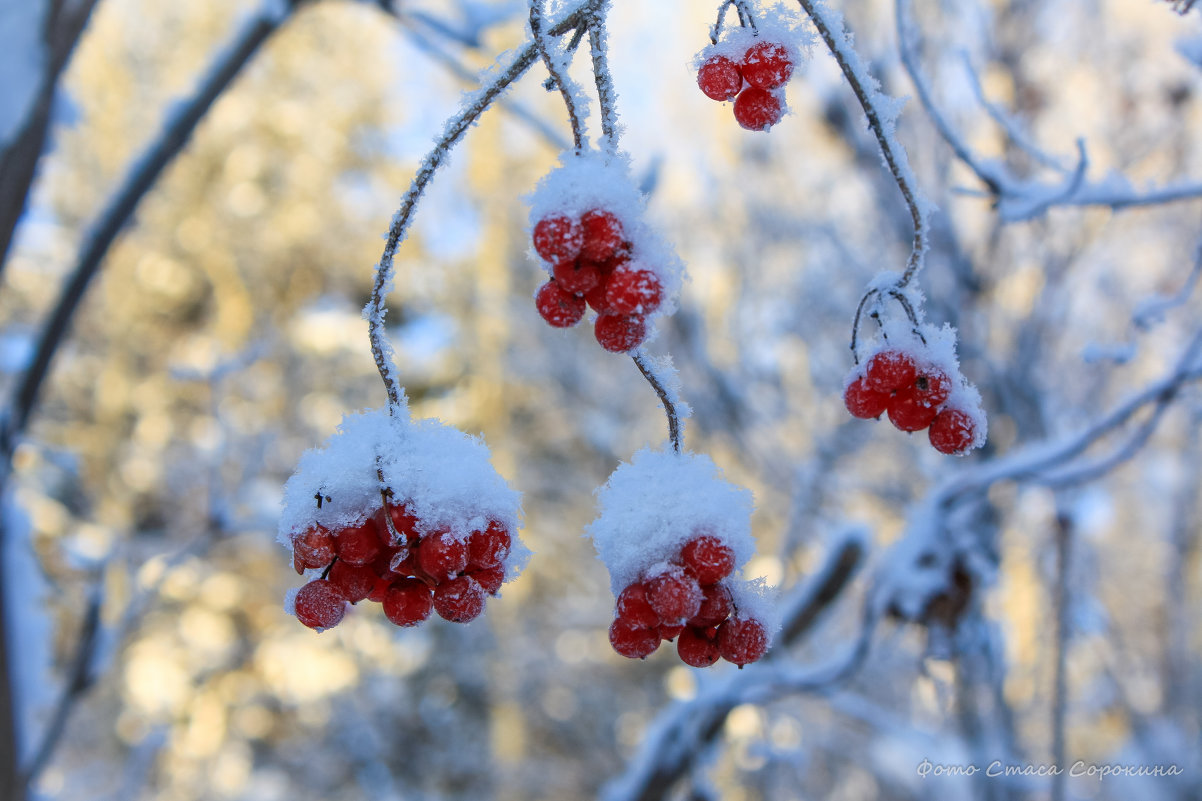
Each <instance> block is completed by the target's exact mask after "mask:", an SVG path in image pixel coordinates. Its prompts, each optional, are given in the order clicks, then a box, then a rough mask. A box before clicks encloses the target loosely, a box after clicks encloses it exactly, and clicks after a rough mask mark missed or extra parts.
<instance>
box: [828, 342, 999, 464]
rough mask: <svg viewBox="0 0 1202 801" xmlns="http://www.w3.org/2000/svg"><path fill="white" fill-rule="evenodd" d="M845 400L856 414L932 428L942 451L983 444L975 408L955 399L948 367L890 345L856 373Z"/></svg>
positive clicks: (911, 428) (934, 440)
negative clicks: (980, 438) (980, 439)
mask: <svg viewBox="0 0 1202 801" xmlns="http://www.w3.org/2000/svg"><path fill="white" fill-rule="evenodd" d="M851 379H852V380H851V381H850V382H849V383H848V385H847V388H846V389H845V390H844V392H843V403H844V405H845V406H846V407H847V410H848V411H849V412H851V413H852V415H854V416H855V417H859V418H863V419H868V418H875V417H880V416H881V415H882V414H888V415H889V421H890V422H891V423H893V425H895V426H897V427H898V428H899V429H901V430H902V431H921V430H922V429H924V428H928V427H929V429H930V431H929V433H928V436H929V437H930V440H931V446H932V447H934V448H935V450H937V451H939V452H940V453H946V454H962V453H965V452H967V451H968V450H971V449H972V448H973V447H975V445H977V444H978V443H977V438H978V431H977V427H978V423H977V417H976V416H975V415H974V414H973V411H974V410H970V409H967V408H961V407H960V406H957V405H956V404H955V403H953V402H949V398H951V396H952V391H953V389H954V388H955V385H954V384H953V381H955V382H961V381H962V379H960V376H959V375H958V374H957V375H956V376H952V375H949V374H948V371H947V370H946V369H944V368H943V367H940V366H938V365H936V364H932V363H929V362H923V361H921V360H920V359H916V358H915V356H914V355H913V354H911V353H909V352H907V351H905V350H900V349H896V348H886V349H884V350H881V351H878V352H877V353H875V354H873V356H872V357H871V358H870V359H868V361H867V362H866V363H865V364H864V365H863V367H862V368H857V370H856V371H855V372H853V373H852V376H851Z"/></svg>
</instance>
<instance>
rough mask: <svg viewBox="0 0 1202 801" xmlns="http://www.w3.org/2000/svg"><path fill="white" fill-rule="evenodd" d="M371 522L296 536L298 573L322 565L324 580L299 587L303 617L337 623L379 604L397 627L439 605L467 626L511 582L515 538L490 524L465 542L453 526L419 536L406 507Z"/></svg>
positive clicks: (313, 623) (315, 624)
mask: <svg viewBox="0 0 1202 801" xmlns="http://www.w3.org/2000/svg"><path fill="white" fill-rule="evenodd" d="M387 508H388V514H389V517H390V518H391V524H392V525H391V526H389V521H388V520H386V519H385V517H384V514H385V511H384V508H380V509H378V510H377V511H376V513H375V514H374V515H373V516H371V517H369V518H367V519H366V520H365V521H363V522H361V523H359V524H357V525H353V526H346V527H344V528H339V529H335V530H333V531H331V530H330V529H328V528H326V527H325V526H322V525H319V524H313V525H311V526H309V527H308V528H307V529H305V530H304V531H298V532H296V533H294V534H293V535H292V555H293V564H294V566H295V567H296V572H297V573H301V574H303V573H304V572H305V571H306V570H312V569H321V570H322V571H323V572H322V574H321V578H317V579H313V580H312V581H310V582H309V583H308V584H305V585H304V586H303V587H301V588H300V589H299V590H298V591H297V593H296V598H295V601H294V609H295V613H296V617H297V619H299V620H300V622H301V623H304V624H305V625H306V626H308V627H310V628H314V629H328V628H330V627H331V626H334V625H337V624H338V622H339V621H341V620H342V616H343V615H344V614H345V613H346V607H347V604H355V603H358V602H359V601H362V600H365V599H366V600H370V601H377V602H378V603H380V604H381V605H382V606H383V607H384V616H385V617H387V618H388V619H389V620H391V621H392V622H393V623H395V624H396V625H398V626H416V625H417V624H418V623H421V622H422V621H423V620H425V619H426V618H428V617H429V616H430V611H431V610H433V611H435V612H437V613H438V614H439V616H440V617H442V618H444V619H445V620H449V621H451V622H453V623H466V622H468V621H469V620H473V619H474V618H476V617H477V616H479V614H480V613H481V612H483V611H484V601H485V594H486V593H489V594H492V595H496V594H497V592H498V591H499V590H500V588H501V584H502V583H503V582H504V581H505V557H506V556H508V554H509V548H510V544H511V542H512V538H511V535H510V532H509V531H508V530H507V529H506V528H505V526H504V525H503V524H501V523H500V522H497V521H495V520H493V521H489V522H488V524H487V525H486V526H485V527H484V528H481V529H477V530H475V531H473V532H472V533H471V535H470V536H469V537H468V539H466V540H461V539H456V538H455V537H454V536H452V534H451V532H450V530H449V529H447V528H440V529H434V530H431V531H426V532H425V533H421V532H420V529H421V528H422V527H421V525H420V523H421V521H420V520H419V519H418V518H417V517H415V516H413V515H412V514H411V513H410V511H409V508H408V507H407V506H404V505H400V506H394V505H391V504H389V505H388V507H387Z"/></svg>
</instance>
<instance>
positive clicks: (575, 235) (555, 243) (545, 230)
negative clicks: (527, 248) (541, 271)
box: [532, 214, 584, 263]
mask: <svg viewBox="0 0 1202 801" xmlns="http://www.w3.org/2000/svg"><path fill="white" fill-rule="evenodd" d="M532 239H533V240H534V249H535V250H536V251H537V252H538V255H540V256H542V257H543V258H544V259H546V260H547V261H549V262H551V263H556V262H560V261H564V260H566V259H574V258H576V257H577V256H579V255H580V246H581V245H582V244H583V243H584V232H583V231H582V230H581V228H580V226H579V225H577V224H576V222H575V220H573V219H571V218H570V217H567V216H566V215H563V214H550V215H548V216H546V217H543V218H542V219H541V220H539V221H538V223H537V224H536V225H535V226H534V235H533V237H532Z"/></svg>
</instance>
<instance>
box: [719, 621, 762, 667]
mask: <svg viewBox="0 0 1202 801" xmlns="http://www.w3.org/2000/svg"><path fill="white" fill-rule="evenodd" d="M767 650H768V631H767V629H765V628H764V624H763V623H761V622H760V621H758V620H756V619H755V618H753V617H746V618H745V617H732V618H730V619H729V620H727V621H726V622H725V623H723V624H722V625H721V626H719V627H718V651H719V653H721V654H722V658H723V659H725V660H726V661H727V662H733V663H734V664H736V665H738V666H739V667H742V666H743V665H746V664H750V663H751V662H755V661H756V660H758V659H759V658H760V657H761V656H763V655H764V653H765V652H766V651H767Z"/></svg>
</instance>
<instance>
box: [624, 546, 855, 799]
mask: <svg viewBox="0 0 1202 801" xmlns="http://www.w3.org/2000/svg"><path fill="white" fill-rule="evenodd" d="M863 558H864V543H863V541H862V540H861V539H860V538H858V537H849V538H847V539H844V540H843V541H841V542H839V543H838V544H837V545H836V546H835V547H834V548H832V550H831V552H830V553H829V554H828V555H827V557H826V559H825V561H824V563H823V565H822V567H820V568H819V569H818V571H817V573H815V575H814V576H813V578H811V579H810V580H809V581H808V582H806V583H805V585H803V586H802V587H801V588H800V589H798V590H797V591H796V592H795V593H794V594H793V596H792V597H791V598H790V599H787V600H786V601H785V602H784V603H783V604H782V606H783V607H784V610H785V612H784V621H783V626H782V629H781V633H780V635H779V636H778V637H777V642H776V644H775V645H774V646H773V648H772V650H771V651H769V652H768V654H767V655H766V656H765V657H764V658H763V659H762V660H760V662H759V663H757V664H754V665H749V666H748V667H747V668H746V669H745V670H741V671H739V672H738V673H735V674H734V675H732V676H730V677H729V679H728V680H727V681H723V682H717V683H714V684H711V685H709V686H707V687H705V688H704V689H703V690H702V691H701V692H700V693H698V695H697V697H696V698H693V699H692V700H690V701H686V702H683V703H679V704H676V705H674V706H672V707H669V708H668V709H667V710H666V711H664V712H663V713H661V714H660V716H659V717H658V718H657V719H656V720H655V722H654V723H652V725H651V727H650V728H649V731H648V733H647V735H646V737H645V738H644V740H643V745H642V747H641V749H640V753H639V754H637V755H636V756H635V757H634V759H633V760H632V761H631V763H630V766H629V767H628V768H627V770H626V773H625V774H624V775H623V776H620V777H618V778H617V779H616V780H615V781H614V782H613V783H611V784H610V785H609V786H608V787H606V789H605V791H604V792H603V794H602V798H603V799H604V800H605V801H657V800H658V799H661V798H667V797H668V796H669V794H670V790H671V789H672V787H673V786H674V785H675V784H676V782H678V781H679V780H680V778H681V777H682V776H684V775H685V774H687V773H688V772H689V770H690V769H691V768H692V767H693V765H694V763H695V762H696V760H697V759H698V758H699V757H700V756H701V754H702V752H703V751H704V750H705V747H706V745H707V744H709V743H710V742H712V741H713V740H714V739H716V738H717V736H718V735H719V734H720V733H721V732H722V727H723V725H724V724H725V723H726V718H727V716H728V715H729V714H730V711H731V710H732V709H734V708H735V707H736V706H738V705H739V704H741V703H746V702H748V701H754V702H757V703H763V702H764V701H766V700H769V699H770V698H773V697H778V696H780V695H783V694H786V693H790V694H791V693H799V692H821V691H825V690H829V689H831V688H832V687H834V686H835V685H837V684H839V683H840V682H842V681H844V680H846V679H847V678H848V677H849V676H851V675H852V674H853V673H854V672H855V671H856V670H857V669H858V668H859V667H860V666H861V665H862V664H863V660H864V658H865V657H866V655H867V652H868V647H867V646H868V643H869V641H870V640H871V633H872V629H873V628H874V623H875V617H872V616H868V617H865V619H864V625H862V626H861V629H860V633H859V635H858V637H857V640H856V644H855V645H854V646H853V648H852V650H851V651H850V652H848V654H847V655H846V656H844V657H840V658H838V659H836V660H835V661H834V662H832V663H831V664H829V665H821V666H818V667H816V668H803V669H800V670H799V669H789V668H788V667H787V666H786V665H784V664H781V663H782V662H783V659H782V658H781V656H780V655H782V654H783V653H784V651H785V646H788V645H791V644H793V643H795V642H797V641H798V640H799V639H800V638H801V637H802V635H804V634H805V633H807V632H809V631H810V630H812V628H813V626H814V625H815V624H816V623H817V622H818V620H819V619H820V618H821V617H822V613H823V612H825V611H826V610H827V609H828V608H829V607H830V605H831V604H832V603H833V602H834V601H835V600H836V599H838V598H839V597H840V596H841V595H842V594H843V592H844V590H846V589H847V586H848V585H849V584H850V582H851V580H852V579H853V578H854V577H855V575H856V574H857V572H858V571H859V568H860V565H861V563H862V562H863Z"/></svg>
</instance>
